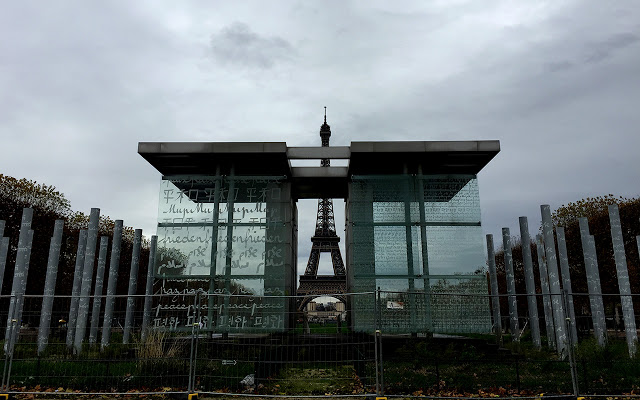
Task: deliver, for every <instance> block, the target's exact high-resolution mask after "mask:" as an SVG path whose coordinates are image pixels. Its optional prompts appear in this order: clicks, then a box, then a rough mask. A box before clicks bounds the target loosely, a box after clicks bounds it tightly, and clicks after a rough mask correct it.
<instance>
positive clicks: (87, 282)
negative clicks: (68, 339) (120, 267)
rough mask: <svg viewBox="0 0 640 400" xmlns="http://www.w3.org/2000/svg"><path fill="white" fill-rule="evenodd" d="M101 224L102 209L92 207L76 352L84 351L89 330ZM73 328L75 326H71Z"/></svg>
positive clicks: (83, 273) (74, 345)
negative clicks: (88, 322)
mask: <svg viewBox="0 0 640 400" xmlns="http://www.w3.org/2000/svg"><path fill="white" fill-rule="evenodd" d="M99 224H100V209H99V208H92V209H91V214H90V215H89V231H88V233H87V247H86V249H85V252H84V267H83V268H82V285H81V286H80V300H79V301H78V320H77V321H76V326H75V329H76V333H75V336H74V338H73V347H74V351H75V353H76V354H79V353H80V352H81V351H82V342H83V341H84V335H85V334H86V330H87V320H88V318H89V296H90V294H91V285H92V283H93V266H94V263H95V261H96V246H97V244H98V225H99ZM69 329H73V327H69Z"/></svg>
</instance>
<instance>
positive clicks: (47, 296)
mask: <svg viewBox="0 0 640 400" xmlns="http://www.w3.org/2000/svg"><path fill="white" fill-rule="evenodd" d="M63 228H64V220H62V219H58V220H56V222H55V225H54V227H53V237H51V244H50V246H49V259H48V260H47V275H46V278H45V281H44V293H43V296H42V311H41V312H40V325H39V326H38V354H41V353H42V352H43V351H44V349H45V348H46V347H47V343H48V342H49V330H50V326H51V309H52V308H53V296H54V294H55V290H56V278H57V276H58V261H59V260H60V246H61V244H62V231H63ZM0 287H2V286H0Z"/></svg>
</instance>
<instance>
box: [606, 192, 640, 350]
mask: <svg viewBox="0 0 640 400" xmlns="http://www.w3.org/2000/svg"><path fill="white" fill-rule="evenodd" d="M609 221H611V241H612V242H613V256H614V258H615V260H616V271H617V272H618V287H619V288H620V303H621V304H622V316H623V317H624V330H625V332H626V335H627V347H628V348H629V357H631V358H633V356H634V355H635V354H636V346H637V342H638V331H637V330H636V318H635V314H634V312H633V297H631V286H630V284H629V272H628V271H627V256H626V254H625V252H624V240H623V239H622V225H621V223H620V213H619V211H618V205H617V204H612V205H610V206H609Z"/></svg>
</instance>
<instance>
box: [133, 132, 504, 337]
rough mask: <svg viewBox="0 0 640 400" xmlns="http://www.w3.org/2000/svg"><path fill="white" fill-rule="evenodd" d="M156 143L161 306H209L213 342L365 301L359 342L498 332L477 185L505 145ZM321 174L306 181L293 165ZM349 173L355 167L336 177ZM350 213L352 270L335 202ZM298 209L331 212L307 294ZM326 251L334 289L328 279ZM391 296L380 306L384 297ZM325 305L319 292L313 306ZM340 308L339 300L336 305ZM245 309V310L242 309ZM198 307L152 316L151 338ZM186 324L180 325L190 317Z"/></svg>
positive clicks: (148, 150)
mask: <svg viewBox="0 0 640 400" xmlns="http://www.w3.org/2000/svg"><path fill="white" fill-rule="evenodd" d="M320 134H321V138H322V141H323V143H322V144H323V146H319V147H289V146H287V144H286V143H284V142H270V143H267V142H244V143H233V142H188V143H185V142H182V143H180V142H153V143H149V142H146V143H139V145H138V152H139V153H140V155H142V157H144V158H145V159H146V160H147V161H148V162H149V163H150V164H151V165H153V166H154V167H155V168H156V169H157V170H158V171H159V172H160V173H161V174H162V175H163V177H162V183H161V188H160V192H159V210H158V249H157V253H156V261H155V269H154V276H155V279H156V287H157V288H159V290H160V291H162V292H163V293H172V294H176V295H180V294H184V293H193V291H195V290H197V289H202V291H203V292H205V293H209V294H210V296H208V303H207V304H206V306H205V307H204V310H205V311H203V314H204V315H203V316H200V317H198V318H200V320H201V321H202V322H203V323H204V329H209V330H211V331H213V332H222V333H225V332H273V331H282V330H285V329H287V328H289V327H290V326H291V324H293V323H294V319H293V316H294V315H295V311H296V310H297V309H298V307H300V302H298V303H296V301H295V298H294V297H288V296H290V295H294V294H296V293H299V294H303V295H309V297H312V296H316V295H317V294H320V293H321V292H322V294H325V293H326V292H328V291H330V290H329V287H330V286H331V285H334V286H333V288H335V289H336V290H335V292H336V293H331V294H338V295H340V296H341V295H342V294H343V293H344V291H346V292H348V293H368V294H367V295H353V296H350V299H349V301H347V306H348V310H347V312H349V313H350V314H351V317H350V324H351V328H352V329H353V330H355V331H372V330H373V329H374V326H375V325H374V320H375V318H376V314H375V312H374V310H377V312H378V317H379V318H380V321H382V325H383V326H382V329H384V330H385V331H386V332H398V333H409V332H488V331H490V328H491V317H490V312H489V303H488V302H487V301H486V299H484V298H482V297H480V296H477V297H476V296H439V295H438V294H439V293H462V294H465V293H466V294H482V295H485V294H486V293H487V282H486V277H485V275H484V273H481V271H482V269H483V267H484V266H485V255H484V248H483V246H484V244H483V235H482V229H481V222H480V199H479V194H478V183H477V177H476V175H477V174H478V172H479V171H480V170H481V169H482V168H483V167H484V166H485V165H486V164H487V163H488V162H489V161H490V160H491V159H492V158H493V157H494V156H495V155H496V154H497V153H498V152H499V151H500V143H499V142H498V141H411V142H351V144H350V146H329V136H330V134H331V131H330V128H329V125H328V124H326V120H325V123H324V124H323V125H322V128H321V131H320ZM300 159H306V160H310V159H311V160H313V159H317V160H320V163H321V166H318V167H295V166H292V165H291V160H300ZM331 159H346V160H348V165H347V166H331V165H330V160H331ZM333 198H342V199H345V201H346V208H345V211H346V226H345V231H346V238H345V250H346V253H345V262H342V261H341V256H340V253H339V250H337V249H338V247H337V244H338V240H339V238H338V236H337V235H336V234H335V222H334V221H333V218H332V203H331V200H330V199H333ZM298 199H320V200H319V207H318V219H317V225H316V232H315V235H314V238H312V242H313V246H312V251H311V255H310V257H309V263H308V265H307V270H306V272H305V275H304V276H302V277H301V278H300V287H299V288H296V283H297V276H296V270H297V269H296V267H297V266H296V260H297V242H298V238H297V208H296V202H297V200H298ZM321 251H327V252H331V254H332V263H333V267H334V275H333V276H328V277H326V278H324V277H321V276H318V275H317V258H318V255H319V253H320V252H321ZM376 289H380V299H379V300H378V301H377V302H376V299H375V297H374V296H373V295H371V294H372V293H374V292H375V291H376ZM314 291H315V292H314ZM326 294H329V293H326ZM234 295H243V296H234ZM192 311H193V310H192V307H191V306H190V305H189V304H187V303H184V304H183V303H180V301H175V302H174V303H172V304H159V305H157V306H154V315H155V317H154V320H153V326H167V327H170V328H174V329H182V328H184V329H188V327H189V324H192V323H193V321H194V318H196V317H195V316H194V315H193V312H192ZM180 312H182V314H181V315H179V313H180Z"/></svg>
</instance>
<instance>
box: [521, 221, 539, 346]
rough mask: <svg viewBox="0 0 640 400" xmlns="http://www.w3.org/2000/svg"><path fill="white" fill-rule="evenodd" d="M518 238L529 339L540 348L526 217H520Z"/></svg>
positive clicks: (529, 238)
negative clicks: (520, 243)
mask: <svg viewBox="0 0 640 400" xmlns="http://www.w3.org/2000/svg"><path fill="white" fill-rule="evenodd" d="M519 221H520V240H521V241H522V261H523V264H524V283H525V285H526V286H527V307H528V310H529V322H530V325H531V340H532V341H533V347H535V348H536V349H540V348H541V347H542V341H541V339H540V319H539V318H538V301H537V299H536V282H535V278H534V273H533V260H532V259H531V236H529V221H528V220H527V217H520V219H519Z"/></svg>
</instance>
